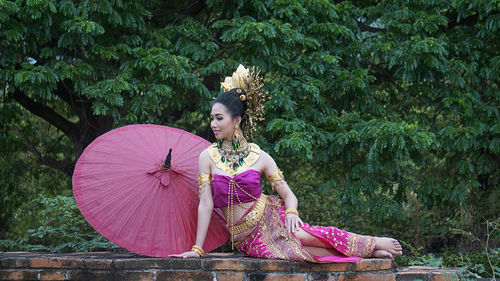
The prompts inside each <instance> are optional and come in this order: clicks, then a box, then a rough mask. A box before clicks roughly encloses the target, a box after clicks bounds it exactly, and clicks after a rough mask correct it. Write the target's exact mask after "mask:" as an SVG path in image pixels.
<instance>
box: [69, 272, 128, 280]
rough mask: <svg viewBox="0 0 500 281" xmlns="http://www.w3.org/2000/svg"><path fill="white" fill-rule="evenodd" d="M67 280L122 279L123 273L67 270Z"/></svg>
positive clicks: (123, 277)
mask: <svg viewBox="0 0 500 281" xmlns="http://www.w3.org/2000/svg"><path fill="white" fill-rule="evenodd" d="M68 280H78V281H82V280H92V281H123V280H125V275H124V274H123V273H121V272H112V271H69V272H68Z"/></svg>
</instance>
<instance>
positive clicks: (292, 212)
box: [285, 208, 299, 216]
mask: <svg viewBox="0 0 500 281" xmlns="http://www.w3.org/2000/svg"><path fill="white" fill-rule="evenodd" d="M288 214H295V215H296V216H299V212H298V211H297V209H295V208H288V209H286V211H285V216H286V215H288Z"/></svg>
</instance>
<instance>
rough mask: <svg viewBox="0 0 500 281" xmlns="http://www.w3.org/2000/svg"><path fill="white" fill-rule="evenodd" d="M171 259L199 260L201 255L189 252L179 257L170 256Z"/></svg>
mask: <svg viewBox="0 0 500 281" xmlns="http://www.w3.org/2000/svg"><path fill="white" fill-rule="evenodd" d="M169 257H171V258H199V257H200V255H199V254H198V253H197V252H195V251H188V252H184V253H182V254H178V255H169Z"/></svg>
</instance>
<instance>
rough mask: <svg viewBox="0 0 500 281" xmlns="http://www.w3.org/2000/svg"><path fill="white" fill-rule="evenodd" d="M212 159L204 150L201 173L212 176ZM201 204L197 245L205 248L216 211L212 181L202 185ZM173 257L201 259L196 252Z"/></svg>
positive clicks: (200, 167)
mask: <svg viewBox="0 0 500 281" xmlns="http://www.w3.org/2000/svg"><path fill="white" fill-rule="evenodd" d="M209 161H210V158H209V156H208V153H207V151H206V150H204V151H203V152H202V153H201V154H200V157H199V173H200V174H208V175H210V162H209ZM199 195H200V204H199V205H198V227H197V229H196V245H197V246H198V247H200V248H203V244H204V243H205V238H206V236H207V231H208V226H209V225H210V218H211V217H212V212H213V209H214V200H213V197H212V186H211V184H210V181H205V182H204V183H202V184H201V185H200V193H199ZM170 256H171V257H178V258H181V257H182V258H189V257H199V256H200V255H199V254H198V253H197V252H195V251H187V252H184V253H182V254H178V255H170Z"/></svg>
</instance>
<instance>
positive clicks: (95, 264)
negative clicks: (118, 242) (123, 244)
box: [83, 259, 113, 269]
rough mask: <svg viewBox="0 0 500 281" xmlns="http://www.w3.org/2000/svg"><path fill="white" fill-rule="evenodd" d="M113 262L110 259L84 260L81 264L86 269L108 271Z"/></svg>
mask: <svg viewBox="0 0 500 281" xmlns="http://www.w3.org/2000/svg"><path fill="white" fill-rule="evenodd" d="M112 263H113V260H111V259H84V260H83V264H84V266H85V268H86V269H110V268H111V265H112Z"/></svg>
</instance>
